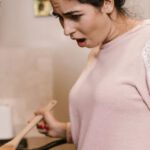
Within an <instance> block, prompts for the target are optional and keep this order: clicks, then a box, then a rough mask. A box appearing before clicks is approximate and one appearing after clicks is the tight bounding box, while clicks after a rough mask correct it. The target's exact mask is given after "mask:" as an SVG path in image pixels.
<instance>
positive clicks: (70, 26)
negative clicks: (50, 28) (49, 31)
mask: <svg viewBox="0 0 150 150" xmlns="http://www.w3.org/2000/svg"><path fill="white" fill-rule="evenodd" d="M63 28H64V34H65V35H66V36H69V35H72V34H73V33H74V32H75V31H76V28H75V24H74V23H73V22H72V21H69V20H65V21H64V24H63Z"/></svg>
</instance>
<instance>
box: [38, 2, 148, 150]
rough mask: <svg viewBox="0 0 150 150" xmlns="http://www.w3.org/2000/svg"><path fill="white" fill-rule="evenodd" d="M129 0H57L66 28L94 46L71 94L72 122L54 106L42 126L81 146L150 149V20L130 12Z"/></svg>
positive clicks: (87, 149) (81, 148)
mask: <svg viewBox="0 0 150 150" xmlns="http://www.w3.org/2000/svg"><path fill="white" fill-rule="evenodd" d="M124 3H125V0H51V4H52V7H53V11H54V12H53V14H54V15H55V16H56V17H58V18H59V21H60V23H61V25H62V27H63V29H64V34H65V35H67V36H70V38H71V39H72V40H75V41H76V42H77V44H78V45H79V46H80V47H88V48H94V47H96V46H98V47H99V48H98V49H94V50H92V51H91V52H90V54H89V60H88V65H87V67H86V68H85V70H84V72H83V73H82V74H81V76H80V78H79V79H78V81H77V82H76V84H75V85H74V87H73V88H72V90H71V92H70V96H69V98H70V99H69V100H70V101H69V105H70V106H69V108H70V120H71V121H70V122H68V123H62V122H59V121H57V120H56V119H55V118H54V117H53V115H51V114H50V112H47V111H45V110H44V109H40V110H39V111H37V112H36V115H37V114H42V115H43V116H44V122H42V123H40V124H39V125H38V129H39V130H41V129H42V131H43V130H44V132H45V133H46V134H48V135H49V136H51V137H60V138H67V141H68V142H73V143H74V144H75V145H76V147H77V149H78V150H92V149H94V150H149V149H150V90H149V76H148V75H149V72H150V57H149V56H150V42H149V40H150V21H149V20H144V21H142V20H136V19H133V18H130V17H129V16H128V15H127V14H126V12H125V10H124V9H123V8H122V7H123V5H124Z"/></svg>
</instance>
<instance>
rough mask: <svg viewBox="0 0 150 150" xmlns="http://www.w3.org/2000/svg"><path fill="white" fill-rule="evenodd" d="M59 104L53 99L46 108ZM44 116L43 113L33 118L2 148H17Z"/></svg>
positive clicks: (6, 149)
mask: <svg viewBox="0 0 150 150" xmlns="http://www.w3.org/2000/svg"><path fill="white" fill-rule="evenodd" d="M56 104H57V101H56V100H51V101H50V103H49V104H48V106H46V108H45V109H47V110H51V109H52V108H54V106H55V105H56ZM42 118H43V116H42V115H38V116H35V117H34V118H33V120H32V121H31V122H30V123H29V124H28V125H27V126H26V127H25V128H24V129H23V130H22V131H21V132H20V133H19V134H18V135H17V136H16V137H15V138H14V139H12V140H11V141H10V142H8V143H6V144H4V145H3V146H1V147H0V150H15V149H16V148H17V146H18V144H19V142H20V141H21V139H22V138H23V137H24V136H25V135H26V134H27V133H28V132H29V131H30V130H31V129H32V128H33V127H34V126H35V125H36V124H37V123H38V122H39V121H40V120H41V119H42Z"/></svg>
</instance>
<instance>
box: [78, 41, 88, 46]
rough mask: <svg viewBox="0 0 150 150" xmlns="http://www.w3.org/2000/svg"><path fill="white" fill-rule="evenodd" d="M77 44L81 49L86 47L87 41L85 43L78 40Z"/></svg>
mask: <svg viewBox="0 0 150 150" xmlns="http://www.w3.org/2000/svg"><path fill="white" fill-rule="evenodd" d="M76 42H77V44H78V45H79V46H80V47H86V40H85V41H83V42H82V41H79V40H76Z"/></svg>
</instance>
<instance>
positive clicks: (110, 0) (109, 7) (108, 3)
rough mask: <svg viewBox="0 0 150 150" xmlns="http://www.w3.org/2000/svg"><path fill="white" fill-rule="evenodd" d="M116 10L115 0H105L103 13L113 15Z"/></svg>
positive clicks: (102, 8)
mask: <svg viewBox="0 0 150 150" xmlns="http://www.w3.org/2000/svg"><path fill="white" fill-rule="evenodd" d="M113 10H114V0H104V4H103V6H102V7H101V11H102V12H103V13H106V14H111V13H112V12H113Z"/></svg>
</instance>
